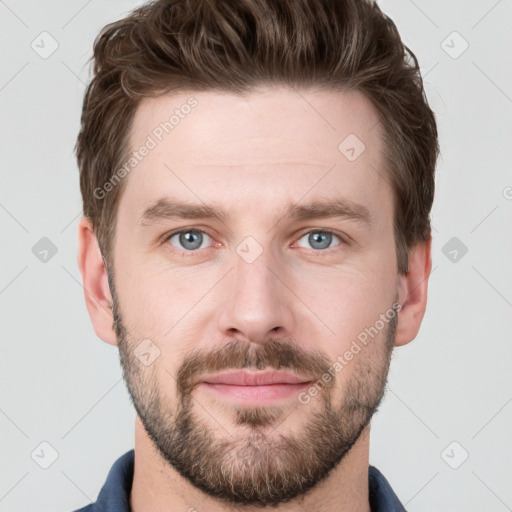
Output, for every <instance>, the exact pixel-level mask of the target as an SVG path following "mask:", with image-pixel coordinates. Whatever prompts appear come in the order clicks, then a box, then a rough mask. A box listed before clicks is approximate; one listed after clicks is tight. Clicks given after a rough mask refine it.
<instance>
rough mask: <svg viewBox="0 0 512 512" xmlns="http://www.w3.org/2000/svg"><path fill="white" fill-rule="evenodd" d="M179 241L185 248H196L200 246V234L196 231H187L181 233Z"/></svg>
mask: <svg viewBox="0 0 512 512" xmlns="http://www.w3.org/2000/svg"><path fill="white" fill-rule="evenodd" d="M194 238H195V240H194ZM180 243H181V245H183V247H185V248H186V249H197V248H198V247H201V234H200V233H198V232H197V231H188V232H187V233H181V235H180Z"/></svg>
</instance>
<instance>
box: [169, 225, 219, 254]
mask: <svg viewBox="0 0 512 512" xmlns="http://www.w3.org/2000/svg"><path fill="white" fill-rule="evenodd" d="M173 239H174V240H175V241H174V242H173ZM208 240H209V241H210V243H211V238H210V237H209V236H208V235H207V234H206V233H205V232H204V231H200V230H198V229H188V230H185V231H179V232H178V233H174V234H173V235H171V236H170V237H169V238H168V241H169V242H171V245H173V246H174V247H177V248H178V249H184V250H186V251H195V250H196V249H204V248H206V247H208V245H209V244H208ZM205 241H206V242H207V243H206V245H203V243H204V242H205Z"/></svg>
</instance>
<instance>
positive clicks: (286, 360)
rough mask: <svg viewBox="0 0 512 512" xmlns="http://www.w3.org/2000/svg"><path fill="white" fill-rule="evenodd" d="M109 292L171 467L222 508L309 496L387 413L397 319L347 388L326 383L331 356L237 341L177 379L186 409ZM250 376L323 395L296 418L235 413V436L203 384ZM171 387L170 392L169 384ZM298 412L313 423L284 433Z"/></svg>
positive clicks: (147, 413) (128, 363) (364, 355)
mask: <svg viewBox="0 0 512 512" xmlns="http://www.w3.org/2000/svg"><path fill="white" fill-rule="evenodd" d="M109 282H110V284H111V292H112V297H113V304H112V308H113V315H114V329H115V332H116V335H117V340H118V346H119V355H120V362H121V367H122V370H123V377H124V380H125V383H126V386H127V389H128V392H129V395H130V398H131V401H132V403H133V405H134V407H135V410H136V412H137V414H138V416H139V418H140V420H141V423H142V424H143V426H144V428H145V430H146V432H147V434H148V436H149V437H150V439H151V440H152V442H153V444H154V446H155V448H156V449H157V450H158V452H159V453H160V455H161V456H162V457H163V459H164V460H165V461H167V463H168V464H169V465H170V466H171V467H172V468H174V469H175V470H176V471H178V472H179V473H180V474H181V475H182V476H183V477H184V478H185V479H187V480H188V481H189V482H190V483H191V484H193V485H194V486H195V487H196V488H198V489H200V490H201V491H203V492H204V493H206V494H207V495H209V496H211V497H213V498H216V499H217V500H220V501H223V502H226V503H231V504H244V505H253V506H259V507H264V506H268V505H274V506H275V505H278V504H280V503H285V502H288V501H290V500H292V499H294V498H297V497H298V496H301V495H303V494H305V493H306V492H307V491H308V490H309V489H311V488H312V487H314V486H315V485H317V484H318V483H319V482H321V481H322V480H323V479H325V478H326V477H327V475H328V474H329V473H330V472H331V471H332V470H333V469H334V468H335V467H336V466H337V465H338V464H339V463H340V462H341V461H342V460H343V458H344V457H345V455H346V454H347V453H348V452H349V450H350V449H351V447H352V446H353V445H354V444H355V442H356V441H357V440H358V438H359V437H360V435H361V433H362V432H363V430H364V429H365V427H366V426H367V425H368V424H369V422H370V420H371V418H372V416H373V414H374V413H375V412H376V411H377V408H378V406H379V404H380V402H381V400H382V397H383V395H384V390H385V386H386V382H387V375H388V371H389V363H390V358H391V354H392V350H393V346H394V340H395V334H396V325H397V322H398V318H397V315H396V314H395V315H394V316H393V317H392V318H391V319H390V321H389V323H388V324H387V326H386V327H385V329H384V330H383V337H382V338H383V339H382V338H377V339H375V340H373V341H371V345H372V346H365V347H363V348H362V350H361V352H360V353H358V354H357V355H355V356H354V360H353V361H351V362H350V363H349V365H350V366H351V368H350V372H351V373H350V374H349V375H348V377H349V378H347V379H345V381H343V382H341V383H338V382H337V380H336V379H339V375H337V376H334V377H333V378H332V380H331V382H330V383H327V384H326V383H325V382H324V381H322V376H323V375H326V374H328V373H331V375H332V364H330V363H329V360H328V358H327V357H326V356H325V355H324V354H322V353H320V352H318V351H315V352H305V351H303V350H302V349H301V348H300V347H298V346H297V345H295V344H294V343H293V342H292V341H291V340H289V339H276V338H272V339H269V340H268V341H266V342H265V343H262V344H255V343H250V342H249V341H239V340H234V341H230V342H227V343H226V344H224V345H222V346H220V347H219V348H217V349H215V350H212V351H204V350H203V351H198V350H195V351H193V352H192V353H191V354H189V355H188V356H186V357H185V358H184V360H183V362H182V363H181V365H180V366H179V368H178V371H177V373H176V376H175V381H174V380H173V377H172V376H171V375H170V374H169V377H170V378H169V381H170V383H171V385H172V384H175V386H176V391H177V396H178V401H177V404H170V403H169V400H168V399H166V397H165V395H164V394H163V393H162V392H161V387H160V384H162V383H159V382H158V378H157V373H156V367H157V364H156V363H153V365H152V366H149V367H145V366H144V365H143V364H141V362H140V361H139V359H138V358H137V357H136V356H135V354H134V349H135V347H136V346H137V341H136V340H135V339H132V338H131V337H130V335H129V333H128V332H127V330H126V328H125V325H124V323H123V320H122V318H121V315H120V313H119V302H118V299H117V297H116V296H115V290H114V287H113V282H112V281H111V279H110V278H109ZM245 368H247V369H264V368H267V369H276V370H278V369H281V368H286V369H289V370H291V371H293V372H295V373H297V374H299V375H314V376H315V377H316V378H317V379H318V380H315V382H317V383H320V382H321V383H322V386H323V389H322V390H321V391H320V392H319V393H318V394H317V395H316V396H315V397H314V398H312V399H311V401H310V402H309V403H308V404H300V405H298V404H295V403H294V404H293V405H292V408H291V410H290V411H289V412H288V411H287V410H285V408H284V407H279V406H268V407H266V406H265V407H236V406H234V405H233V406H231V408H230V409H229V410H230V412H231V418H230V421H231V423H230V425H231V424H234V425H235V427H234V428H232V429H230V430H231V432H228V431H227V430H226V429H225V428H224V427H222V425H220V423H218V422H217V421H216V420H215V418H214V415H213V414H212V413H211V412H209V411H208V410H206V408H205V407H204V406H203V405H202V404H201V403H200V402H198V400H197V398H195V396H194V394H193V391H194V389H195V382H197V380H198V378H200V377H201V376H203V375H205V374H206V373H212V372H215V371H221V370H229V369H245ZM330 368H331V371H330V372H329V369H330ZM344 371H347V370H346V369H345V368H343V369H342V371H341V373H343V372H344ZM165 387H167V388H169V386H168V385H167V383H166V386H165ZM340 388H341V390H342V393H341V397H337V398H336V401H335V400H334V397H333V391H334V390H336V389H338V390H339V389H340ZM173 405H174V407H173ZM223 406H224V407H226V404H223ZM297 407H306V408H310V412H308V415H307V419H306V420H305V421H302V420H301V422H300V428H299V429H298V431H297V432H296V433H291V432H290V433H287V432H286V431H284V432H282V431H279V430H278V428H279V426H280V425H281V423H282V422H283V421H284V420H285V419H286V418H287V417H288V415H292V414H294V412H295V413H296V408H297ZM201 410H205V411H206V413H207V415H206V416H207V417H208V418H207V420H206V421H205V420H204V419H203V418H201V417H200V416H199V415H198V414H197V411H201ZM285 412H286V413H288V414H285Z"/></svg>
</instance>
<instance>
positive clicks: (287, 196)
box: [76, 0, 438, 512]
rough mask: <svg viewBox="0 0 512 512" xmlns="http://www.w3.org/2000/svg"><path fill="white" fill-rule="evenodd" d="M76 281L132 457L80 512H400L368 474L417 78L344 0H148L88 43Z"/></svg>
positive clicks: (418, 270) (388, 37) (408, 293)
mask: <svg viewBox="0 0 512 512" xmlns="http://www.w3.org/2000/svg"><path fill="white" fill-rule="evenodd" d="M76 149H77V157H78V164H79V168H80V185H81V191H82V196H83V207H84V217H83V218H82V219H81V221H80V226H79V254H78V264H79V267H80V272H81V274H82V278H83V282H84V289H85V291H86V292H85V300H86V304H87V308H88V311H89V314H90V316H91V319H92V322H93V325H94V328H95V331H96V333H97V335H98V336H99V337H100V338H101V339H102V340H104V341H105V342H107V343H110V344H112V345H117V346H118V347H119V354H120V361H121V366H122V369H123V374H124V378H125V381H126V384H127V388H128V391H129V393H130V396H131V399H132V401H133V405H134V407H135V409H136V411H137V420H136V425H135V448H134V450H131V451H129V452H128V453H126V454H125V455H123V456H122V457H121V458H120V459H119V460H118V461H117V462H116V463H115V464H114V466H113V467H112V470H111V471H110V473H109V475H108V478H107V481H106V483H105V485H104V486H103V488H102V490H101V492H100V495H99V497H98V501H97V502H96V504H91V505H89V506H86V507H85V508H83V509H82V511H88V512H92V511H100V510H101V511H105V512H106V511H109V512H110V511H123V512H125V511H133V512H148V511H208V512H221V511H230V510H243V511H252V510H260V509H262V508H268V509H270V508H272V509H273V510H278V511H317V510H318V511H319V510H322V511H325V512H330V511H337V512H341V511H376V510H379V511H398V510H404V508H403V506H402V504H401V503H400V500H399V498H398V497H397V496H396V495H395V493H394V492H393V490H392V488H391V486H390V484H389V483H388V482H387V480H386V479H385V477H384V476H383V475H382V474H381V473H380V472H379V471H378V470H377V469H376V468H375V467H372V466H369V433H370V420H371V418H372V416H373V414H374V413H375V411H376V410H377V407H378V405H379V403H380V401H381V399H382V396H383V394H384V389H385V385H386V379H387V374H388V368H389V362H390V358H391V355H392V351H393V348H394V347H395V346H400V345H404V344H406V343H408V342H410V341H411V340H413V339H414V338H415V337H416V335H417V333H418V330H419V328H420V324H421V321H422V318H423V315H424V312H425V307H426V300H427V285H428V277H429V273H430V270H431V254H430V249H431V235H430V221H429V214H430V210H431V206H432V202H433V195H434V171H435V164H436V159H437V156H438V142H437V129H436V123H435V118H434V115H433V113H432V111H431V109H430V108H429V106H428V103H427V101H426V98H425V95H424V92H423V87H422V81H421V77H420V75H419V69H418V63H417V61H416V58H415V57H414V55H413V54H412V53H410V52H409V51H408V50H407V49H406V48H405V47H404V46H403V44H402V42H401V40H400V36H399V34H398V32H397V30H396V27H395V26H394V24H393V23H392V22H391V21H390V20H389V18H387V17H386V16H385V15H384V14H383V13H382V12H381V11H380V9H379V8H378V7H377V5H376V4H374V3H371V2H365V1H362V0H237V1H236V2H231V1H228V0H208V1H206V0H204V1H199V0H195V1H192V0H183V1H180V0H166V1H163V0H162V1H156V2H154V3H150V4H146V5H144V6H142V7H139V8H137V9H136V10H134V11H133V12H132V13H131V14H130V15H129V16H128V17H126V18H125V19H122V20H120V21H117V22H115V23H112V24H110V25H108V26H106V27H105V28H104V29H103V30H102V32H101V34H100V35H99V36H98V38H97V40H96V41H95V45H94V77H93V80H92V82H91V84H90V85H89V87H88V89H87V92H86V96H85V100H84V106H83V114H82V127H81V131H80V134H79V137H78V141H77V148H76Z"/></svg>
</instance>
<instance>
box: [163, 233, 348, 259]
mask: <svg viewBox="0 0 512 512" xmlns="http://www.w3.org/2000/svg"><path fill="white" fill-rule="evenodd" d="M191 231H198V232H200V233H204V234H205V235H207V236H209V237H210V238H211V240H212V245H210V246H209V247H204V248H203V249H196V250H193V251H191V250H186V249H181V252H182V253H187V254H193V253H197V252H200V251H204V250H207V249H211V248H212V247H213V246H214V245H215V243H217V245H218V244H219V242H218V241H217V240H216V239H215V237H214V236H213V235H212V234H210V233H209V232H208V229H206V228H204V227H201V226H192V227H184V228H179V229H176V230H174V231H170V232H168V233H166V234H164V235H163V236H162V243H166V242H169V240H170V239H171V238H172V237H173V236H175V235H179V234H181V233H188V232H191ZM315 232H318V233H329V234H331V235H334V236H336V237H338V238H339V239H340V243H339V244H338V245H335V246H334V247H329V248H327V249H322V250H315V249H310V250H312V251H315V252H318V253H319V252H327V251H329V249H336V248H337V247H339V246H340V245H346V244H349V243H350V240H351V238H350V237H349V236H348V235H346V234H345V233H340V232H338V231H336V230H333V229H329V228H321V227H318V226H317V227H309V228H304V229H303V230H301V231H300V232H299V233H298V234H296V235H295V237H294V238H295V241H294V242H293V245H292V246H295V244H296V243H297V242H298V241H299V240H300V239H301V238H303V237H304V236H305V235H308V234H310V233H315ZM169 245H170V244H169ZM172 247H173V248H174V249H175V250H176V251H180V249H179V247H175V246H172Z"/></svg>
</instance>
